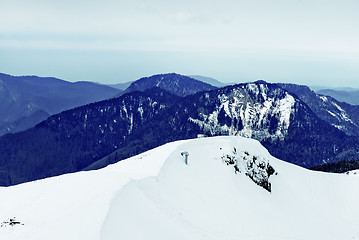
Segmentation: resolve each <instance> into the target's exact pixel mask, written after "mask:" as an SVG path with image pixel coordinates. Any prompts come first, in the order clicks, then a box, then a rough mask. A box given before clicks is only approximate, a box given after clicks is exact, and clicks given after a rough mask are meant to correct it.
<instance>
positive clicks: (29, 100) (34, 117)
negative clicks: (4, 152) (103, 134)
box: [0, 73, 120, 136]
mask: <svg viewBox="0 0 359 240" xmlns="http://www.w3.org/2000/svg"><path fill="white" fill-rule="evenodd" d="M119 92H120V90H118V89H114V88H110V87H108V86H104V85H100V84H95V83H91V82H75V83H71V82H67V81H64V80H61V79H57V78H48V77H46V78H43V77H37V76H11V75H7V74H3V73H0V112H1V115H0V136H1V135H3V134H6V133H11V132H18V131H22V130H24V129H27V128H29V127H32V126H34V125H36V124H37V123H39V122H41V121H42V120H44V119H46V118H47V117H48V116H49V115H52V114H56V113H59V112H61V111H64V110H68V109H71V108H74V107H78V106H81V105H85V104H88V103H91V102H97V101H100V100H104V99H107V98H111V97H113V96H115V95H117V94H119Z"/></svg>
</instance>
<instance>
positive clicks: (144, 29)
mask: <svg viewBox="0 0 359 240" xmlns="http://www.w3.org/2000/svg"><path fill="white" fill-rule="evenodd" d="M358 12H359V1H358V0H326V1H324V0H323V1H322V0H220V1H216V0H215V1H214V0H207V1H202V0H181V1H170V0H167V1H165V0H151V1H149V0H126V1H122V0H101V1H91V0H84V1H80V0H61V1H55V0H52V1H51V0H0V72H4V73H9V74H13V75H29V74H30V75H39V76H54V77H59V78H63V79H65V80H69V81H78V80H90V81H97V82H103V83H117V82H125V81H131V80H136V79H138V78H140V77H143V76H149V75H153V74H157V73H167V72H176V73H180V74H186V75H187V74H196V75H204V76H209V77H213V78H216V79H218V80H220V81H223V82H249V81H254V80H257V79H264V80H266V81H269V82H295V83H299V84H307V85H327V86H351V87H359V30H358V29H359V14H358Z"/></svg>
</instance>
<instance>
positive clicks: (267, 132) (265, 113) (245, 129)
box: [190, 81, 296, 140]
mask: <svg viewBox="0 0 359 240" xmlns="http://www.w3.org/2000/svg"><path fill="white" fill-rule="evenodd" d="M217 92H218V95H217V97H218V100H219V101H218V104H217V105H216V107H215V109H214V110H213V111H212V112H211V113H209V114H208V115H205V114H202V115H201V116H200V118H199V119H195V118H191V119H190V120H191V121H193V122H194V123H196V124H198V125H199V126H200V127H202V128H203V129H204V131H209V132H210V133H211V134H212V135H216V134H218V133H226V134H227V133H228V134H230V135H239V136H244V137H249V138H255V139H257V140H263V139H267V138H273V139H276V138H279V139H283V138H284V137H285V136H286V134H287V131H288V128H289V125H290V118H291V114H292V112H293V111H294V105H295V103H296V99H295V98H294V97H293V96H292V95H290V94H289V93H288V92H286V91H285V90H283V89H281V88H279V87H273V86H272V85H268V84H267V83H265V82H263V81H261V82H256V83H249V84H243V85H236V86H231V87H227V88H223V89H219V90H218V91H217Z"/></svg>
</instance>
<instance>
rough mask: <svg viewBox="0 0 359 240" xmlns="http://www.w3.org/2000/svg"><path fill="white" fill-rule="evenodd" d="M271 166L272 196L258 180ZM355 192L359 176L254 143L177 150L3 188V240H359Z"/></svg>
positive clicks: (212, 141) (186, 145)
mask: <svg viewBox="0 0 359 240" xmlns="http://www.w3.org/2000/svg"><path fill="white" fill-rule="evenodd" d="M182 152H188V153H189V156H188V165H186V164H185V163H184V157H183V156H182V155H181V153H182ZM228 157H229V158H232V159H234V160H235V161H234V162H235V163H234V164H231V163H229V164H227V163H228V161H226V159H229V158H228ZM252 160H253V161H252ZM235 166H237V168H236V167H235ZM268 166H272V167H273V169H274V171H275V172H273V171H269V172H270V173H271V174H269V175H270V176H269V182H270V183H271V192H269V191H267V190H266V189H264V188H262V187H261V186H259V185H257V184H255V183H254V182H253V180H252V179H256V177H258V176H262V177H263V176H264V175H265V172H267V173H268V171H264V172H263V171H261V169H262V170H263V169H268V168H267V167H268ZM253 173H254V174H255V175H254V176H256V177H253V175H252V177H249V175H250V174H253ZM264 178H265V176H264ZM264 178H263V179H264ZM358 189H359V178H357V177H356V176H354V175H346V174H327V173H320V172H313V171H309V170H306V169H303V168H300V167H297V166H294V165H291V164H288V163H285V162H283V161H280V160H278V159H275V158H273V157H272V156H270V155H269V153H268V152H267V151H266V149H265V148H263V147H262V146H261V145H260V143H259V142H257V141H255V140H251V139H246V138H241V137H214V138H204V139H195V140H187V141H178V142H173V143H169V144H166V145H163V146H161V147H158V148H156V149H153V150H150V151H148V152H145V153H143V154H140V155H138V156H135V157H132V158H130V159H127V160H124V161H121V162H119V163H116V164H114V165H110V166H108V167H106V168H104V169H101V170H97V171H91V172H79V173H74V174H67V175H62V176H59V177H54V178H48V179H44V180H39V181H35V182H30V183H25V184H21V185H17V186H12V187H7V188H0V199H1V205H0V221H1V222H3V223H2V224H1V225H2V226H1V227H0V239H36V240H41V239H76V240H78V239H86V240H91V239H94V240H95V239H126V240H127V239H129V240H137V239H146V240H147V239H149V240H151V239H171V240H173V239H181V240H182V239H196V240H197V239H269V240H272V239H305V240H308V239H358V238H359V228H358V226H359V205H358V204H357V199H358V197H359V191H358ZM10 219H12V221H11V220H10ZM10 222H19V224H10ZM22 224H23V225H22ZM11 225H13V226H11Z"/></svg>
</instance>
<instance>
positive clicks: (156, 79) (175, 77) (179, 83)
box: [122, 73, 216, 97]
mask: <svg viewBox="0 0 359 240" xmlns="http://www.w3.org/2000/svg"><path fill="white" fill-rule="evenodd" d="M153 87H159V88H161V89H164V90H166V91H168V92H170V93H172V94H175V95H177V96H180V97H185V96H188V95H192V94H195V93H197V92H201V91H208V90H212V89H215V88H216V87H214V86H212V85H210V84H208V83H205V82H202V81H199V80H196V79H194V78H191V77H187V76H183V75H179V74H175V73H168V74H158V75H154V76H151V77H144V78H141V79H139V80H137V81H135V82H132V83H131V85H130V86H129V87H128V88H126V89H125V90H124V92H123V93H122V94H125V93H130V92H134V91H142V92H143V91H145V90H147V89H151V88H153Z"/></svg>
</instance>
